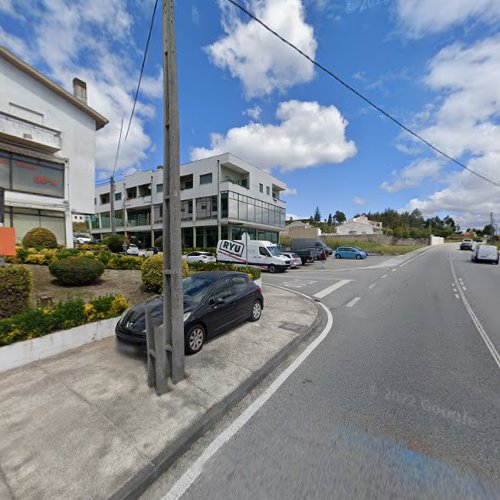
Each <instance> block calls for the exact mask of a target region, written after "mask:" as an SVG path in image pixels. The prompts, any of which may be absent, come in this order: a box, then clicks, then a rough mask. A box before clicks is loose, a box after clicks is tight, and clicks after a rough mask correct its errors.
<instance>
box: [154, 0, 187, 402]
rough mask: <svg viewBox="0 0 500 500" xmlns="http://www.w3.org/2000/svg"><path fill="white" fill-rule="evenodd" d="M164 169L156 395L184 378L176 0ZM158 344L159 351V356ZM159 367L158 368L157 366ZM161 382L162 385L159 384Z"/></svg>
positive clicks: (168, 49) (167, 5)
mask: <svg viewBox="0 0 500 500" xmlns="http://www.w3.org/2000/svg"><path fill="white" fill-rule="evenodd" d="M162 26H163V84H164V96H165V97H164V146H163V148H164V168H163V195H164V198H163V256H164V259H163V324H164V328H163V332H164V340H163V339H162V345H164V346H165V352H166V360H165V364H164V367H165V369H164V370H163V368H160V370H159V371H160V373H158V371H157V373H156V377H157V378H156V380H157V387H156V390H157V393H158V394H160V393H161V394H164V393H165V392H166V391H167V381H166V377H165V380H161V381H160V380H158V376H159V375H160V377H163V373H165V376H167V374H170V376H171V378H172V382H173V383H174V384H176V383H178V382H180V381H181V380H182V379H183V378H184V319H183V318H184V304H183V292H182V246H181V199H180V193H181V186H180V166H179V107H178V105H179V102H178V90H177V52H176V45H175V19H174V0H163V9H162ZM158 347H159V346H158V345H157V346H156V352H157V355H158V351H159V350H161V349H158ZM157 366H158V365H157ZM158 382H160V384H159V385H158Z"/></svg>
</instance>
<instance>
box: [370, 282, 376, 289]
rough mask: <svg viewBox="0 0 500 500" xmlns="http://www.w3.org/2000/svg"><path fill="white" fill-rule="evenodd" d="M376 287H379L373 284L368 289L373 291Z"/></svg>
mask: <svg viewBox="0 0 500 500" xmlns="http://www.w3.org/2000/svg"><path fill="white" fill-rule="evenodd" d="M376 286H377V283H372V284H371V285H370V286H369V287H368V289H369V290H373V289H374V288H375V287H376Z"/></svg>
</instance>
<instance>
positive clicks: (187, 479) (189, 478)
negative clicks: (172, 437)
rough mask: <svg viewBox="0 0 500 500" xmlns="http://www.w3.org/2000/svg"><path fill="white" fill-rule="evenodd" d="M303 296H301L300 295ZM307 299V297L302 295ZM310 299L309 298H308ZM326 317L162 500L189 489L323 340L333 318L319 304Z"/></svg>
mask: <svg viewBox="0 0 500 500" xmlns="http://www.w3.org/2000/svg"><path fill="white" fill-rule="evenodd" d="M278 288H279V287H278ZM300 295H303V294H300ZM304 297H307V295H304ZM308 298H310V297H308ZM320 306H321V307H322V308H323V309H324V310H325V312H326V315H327V318H328V319H327V323H326V326H325V328H324V329H323V331H322V332H321V333H320V335H319V336H318V337H317V338H316V339H315V340H313V341H312V342H311V343H310V344H309V345H308V346H307V347H306V349H305V350H304V352H302V353H301V354H300V355H299V356H298V357H297V358H296V359H295V361H294V362H293V363H292V364H291V365H290V366H289V367H288V368H286V369H285V370H284V371H283V372H282V373H281V374H280V375H279V376H278V377H277V378H276V380H275V381H274V382H273V383H272V384H271V385H270V386H269V387H268V388H267V389H266V390H265V391H264V392H263V393H262V394H261V395H260V396H259V397H258V398H257V399H256V400H255V401H254V402H253V403H252V404H251V405H250V406H249V407H248V408H247V409H246V410H245V411H244V412H243V413H242V414H241V415H240V416H239V417H238V418H236V420H234V421H233V422H232V423H231V425H230V426H229V427H227V428H226V429H225V430H224V431H223V432H221V433H220V434H219V435H218V436H217V437H216V438H215V439H214V440H213V441H212V442H211V443H210V444H209V445H208V446H207V448H205V451H204V452H203V453H202V454H201V455H200V456H199V457H198V459H197V460H196V461H195V462H194V463H193V465H191V467H189V469H188V470H186V472H184V474H183V475H182V476H181V477H180V478H179V479H178V480H177V481H176V483H175V484H174V485H173V486H172V488H171V489H170V491H168V493H167V494H166V495H165V496H164V497H163V498H162V500H177V499H179V498H180V497H181V496H182V495H184V493H185V492H186V491H187V490H188V489H189V488H190V487H191V485H192V484H193V483H194V482H195V481H196V479H197V478H198V477H199V476H200V475H201V473H202V472H203V467H204V466H205V464H206V463H207V462H208V461H209V460H210V459H211V458H212V457H213V456H214V455H215V454H216V453H217V452H218V451H219V450H220V449H221V448H222V447H223V446H224V445H225V444H226V443H227V442H228V441H229V440H230V439H231V438H232V437H233V436H234V435H235V434H236V433H237V432H238V431H239V430H240V429H241V428H242V427H243V426H244V425H245V424H246V423H247V422H248V421H249V420H250V419H251V418H252V417H253V416H254V415H255V414H256V413H257V412H258V411H259V410H260V408H262V406H263V405H264V404H265V403H266V402H267V401H268V400H269V398H271V396H272V395H273V394H274V393H275V392H276V391H277V390H278V389H279V388H280V387H281V386H282V385H283V384H284V382H286V380H287V379H288V378H289V377H290V375H292V374H293V372H294V371H295V370H296V369H297V368H298V367H299V366H300V365H301V364H302V363H303V362H304V361H305V360H306V359H307V358H308V357H309V355H310V354H311V353H312V352H313V351H314V350H315V349H316V348H317V347H318V346H319V345H320V344H321V342H323V340H325V338H326V337H327V335H328V333H329V332H330V330H331V329H332V326H333V316H332V313H331V312H330V311H329V310H328V308H327V307H326V306H324V305H323V304H320Z"/></svg>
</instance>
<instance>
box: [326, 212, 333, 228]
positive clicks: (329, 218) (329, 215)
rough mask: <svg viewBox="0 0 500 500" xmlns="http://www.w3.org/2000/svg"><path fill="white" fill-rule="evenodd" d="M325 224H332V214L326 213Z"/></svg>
mask: <svg viewBox="0 0 500 500" xmlns="http://www.w3.org/2000/svg"><path fill="white" fill-rule="evenodd" d="M327 224H328V225H329V226H331V225H332V224H333V217H332V214H328V222H327Z"/></svg>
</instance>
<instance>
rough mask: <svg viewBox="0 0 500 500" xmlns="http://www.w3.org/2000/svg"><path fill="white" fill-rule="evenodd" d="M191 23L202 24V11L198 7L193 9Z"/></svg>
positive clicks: (194, 6)
mask: <svg viewBox="0 0 500 500" xmlns="http://www.w3.org/2000/svg"><path fill="white" fill-rule="evenodd" d="M191 21H193V24H200V11H199V10H198V8H197V7H196V5H193V6H192V7H191Z"/></svg>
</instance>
